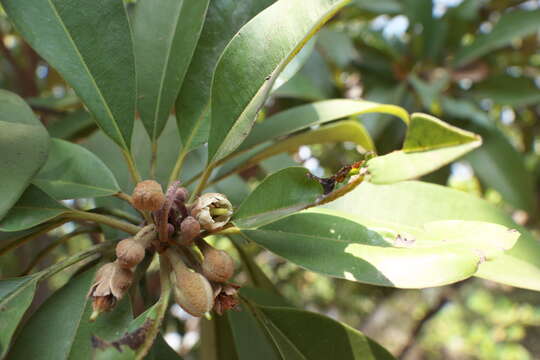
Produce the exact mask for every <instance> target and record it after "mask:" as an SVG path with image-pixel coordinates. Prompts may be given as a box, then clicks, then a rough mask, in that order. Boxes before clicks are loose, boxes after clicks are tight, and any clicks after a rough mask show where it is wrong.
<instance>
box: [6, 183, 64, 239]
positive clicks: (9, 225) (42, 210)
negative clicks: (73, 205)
mask: <svg viewBox="0 0 540 360" xmlns="http://www.w3.org/2000/svg"><path fill="white" fill-rule="evenodd" d="M68 211H70V210H69V209H68V208H67V207H65V206H64V205H62V204H61V203H59V202H58V201H56V200H54V199H53V198H52V197H50V196H49V195H47V193H45V192H43V191H42V190H40V189H39V188H38V187H37V186H35V185H30V186H29V187H28V188H27V189H26V191H25V192H24V194H23V195H22V196H21V198H20V199H19V201H17V203H16V204H15V206H13V208H11V210H10V211H9V213H8V214H7V215H6V217H4V219H3V220H2V221H0V231H8V232H9V231H20V230H24V229H29V228H31V227H33V226H36V225H39V224H41V223H44V222H45V221H47V220H51V219H54V218H56V217H58V216H60V215H63V214H65V213H66V212H68Z"/></svg>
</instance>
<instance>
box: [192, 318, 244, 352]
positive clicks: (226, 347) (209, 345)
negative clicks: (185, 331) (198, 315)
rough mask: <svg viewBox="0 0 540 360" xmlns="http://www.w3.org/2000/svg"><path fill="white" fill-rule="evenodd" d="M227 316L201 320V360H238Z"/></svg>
mask: <svg viewBox="0 0 540 360" xmlns="http://www.w3.org/2000/svg"><path fill="white" fill-rule="evenodd" d="M228 314H229V312H226V313H224V314H223V315H222V316H213V317H212V319H206V318H202V319H201V350H200V357H201V359H204V360H239V358H238V355H237V353H236V347H235V344H234V339H233V336H232V331H231V326H230V321H229V315H228Z"/></svg>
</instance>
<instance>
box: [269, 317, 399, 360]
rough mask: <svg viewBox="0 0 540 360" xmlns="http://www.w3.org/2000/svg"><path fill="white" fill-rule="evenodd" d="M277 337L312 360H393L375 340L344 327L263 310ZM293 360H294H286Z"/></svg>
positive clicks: (322, 318) (321, 319) (328, 320)
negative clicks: (279, 336)
mask: <svg viewBox="0 0 540 360" xmlns="http://www.w3.org/2000/svg"><path fill="white" fill-rule="evenodd" d="M258 309H259V310H260V311H261V312H262V313H263V314H264V316H265V320H266V321H267V322H268V325H269V326H270V327H271V328H273V331H272V332H273V333H274V334H279V335H281V336H283V337H284V338H285V339H286V340H287V342H288V345H289V346H290V347H292V348H294V349H295V350H296V351H297V353H298V354H299V355H301V357H298V358H299V359H309V360H319V359H320V360H326V359H340V360H353V359H354V360H368V359H373V360H385V359H387V360H392V359H394V357H393V356H392V355H391V354H390V353H389V352H388V351H387V350H386V349H384V348H383V347H382V346H380V345H379V344H377V343H375V342H374V341H373V340H371V339H370V338H368V337H367V336H365V335H364V334H362V333H361V332H359V331H358V330H355V329H353V328H351V327H349V326H347V325H345V324H343V323H340V322H337V321H335V320H332V319H330V318H328V317H325V316H322V315H319V314H316V313H312V312H308V311H302V310H296V309H290V308H281V307H267V306H259V307H258ZM285 358H286V359H289V358H290V357H285Z"/></svg>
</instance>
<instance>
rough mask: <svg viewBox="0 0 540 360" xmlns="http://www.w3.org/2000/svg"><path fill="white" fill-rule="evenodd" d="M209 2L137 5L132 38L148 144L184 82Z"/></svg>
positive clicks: (148, 0) (170, 0) (147, 1)
mask: <svg viewBox="0 0 540 360" xmlns="http://www.w3.org/2000/svg"><path fill="white" fill-rule="evenodd" d="M208 3H209V0H201V1H183V0H166V1H160V2H159V5H158V6H157V5H156V3H155V2H154V1H151V0H144V1H140V2H138V3H137V4H136V6H135V15H134V21H133V33H134V35H133V37H134V44H135V55H136V60H137V61H136V65H137V87H138V96H139V100H138V109H139V113H140V115H141V120H142V122H143V124H144V127H145V129H146V131H147V132H148V134H149V135H150V138H151V139H152V141H154V140H155V139H157V138H158V137H159V135H160V134H161V132H162V131H163V128H164V127H165V124H166V123H167V120H168V119H169V114H170V112H171V109H172V107H173V104H174V102H175V100H176V97H177V95H178V92H179V91H180V88H181V86H182V82H183V81H184V76H185V75H186V71H187V69H188V66H189V63H190V61H191V57H192V56H193V52H194V51H195V46H196V45H197V41H198V40H199V35H200V32H201V29H202V26H203V23H204V19H205V15H206V10H207V8H208Z"/></svg>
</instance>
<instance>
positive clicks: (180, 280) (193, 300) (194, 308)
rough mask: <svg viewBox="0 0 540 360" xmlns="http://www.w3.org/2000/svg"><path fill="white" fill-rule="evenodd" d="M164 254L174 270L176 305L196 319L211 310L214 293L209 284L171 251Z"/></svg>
mask: <svg viewBox="0 0 540 360" xmlns="http://www.w3.org/2000/svg"><path fill="white" fill-rule="evenodd" d="M166 254H167V257H168V258H169V260H170V261H171V263H172V266H173V269H174V275H175V281H174V296H175V299H176V303H177V304H178V305H179V306H180V307H181V308H182V309H184V310H185V311H186V312H187V313H188V314H191V315H193V316H197V317H200V316H203V315H204V314H205V313H207V312H208V311H210V310H212V307H213V306H214V291H213V290H212V286H211V285H210V282H209V281H208V280H207V279H206V278H205V277H204V276H202V275H201V274H199V273H197V272H195V271H193V270H191V269H189V268H188V267H187V266H186V265H185V264H184V263H183V262H182V260H181V259H180V256H178V254H176V253H175V252H174V251H173V250H171V249H169V250H167V252H166Z"/></svg>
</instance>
